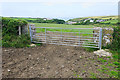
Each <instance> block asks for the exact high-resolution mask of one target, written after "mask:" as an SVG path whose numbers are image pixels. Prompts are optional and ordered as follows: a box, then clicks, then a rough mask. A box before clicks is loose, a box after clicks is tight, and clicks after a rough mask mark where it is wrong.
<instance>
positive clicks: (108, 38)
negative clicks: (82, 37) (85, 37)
mask: <svg viewBox="0 0 120 80" xmlns="http://www.w3.org/2000/svg"><path fill="white" fill-rule="evenodd" d="M99 29H100V27H95V29H94V30H93V33H99ZM113 32H114V29H113V28H102V46H106V45H107V44H110V43H112V40H113V36H112V34H113ZM93 36H94V37H98V36H99V34H98V35H97V34H93ZM96 40H97V39H95V40H94V42H95V41H96Z"/></svg>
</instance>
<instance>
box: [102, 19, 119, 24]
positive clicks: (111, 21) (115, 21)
mask: <svg viewBox="0 0 120 80" xmlns="http://www.w3.org/2000/svg"><path fill="white" fill-rule="evenodd" d="M117 22H118V20H109V21H104V22H101V23H110V24H116V23H117Z"/></svg>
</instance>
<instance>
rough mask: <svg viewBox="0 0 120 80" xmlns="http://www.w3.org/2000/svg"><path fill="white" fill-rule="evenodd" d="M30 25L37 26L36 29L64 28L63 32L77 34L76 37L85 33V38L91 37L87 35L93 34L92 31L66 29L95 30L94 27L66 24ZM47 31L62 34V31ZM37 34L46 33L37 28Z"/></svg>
mask: <svg viewBox="0 0 120 80" xmlns="http://www.w3.org/2000/svg"><path fill="white" fill-rule="evenodd" d="M30 24H35V27H55V28H56V27H57V28H62V32H76V33H75V34H76V35H79V32H80V33H85V34H83V35H84V36H91V34H87V33H93V30H92V29H81V30H80V29H64V28H93V27H94V26H93V25H66V24H50V23H30ZM46 30H47V31H51V32H56V31H58V32H61V29H46ZM36 32H37V33H39V32H45V29H41V28H37V31H36Z"/></svg>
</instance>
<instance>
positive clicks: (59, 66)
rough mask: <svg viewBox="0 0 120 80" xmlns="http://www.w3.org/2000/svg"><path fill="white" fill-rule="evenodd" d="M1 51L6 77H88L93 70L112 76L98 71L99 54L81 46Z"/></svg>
mask: <svg viewBox="0 0 120 80" xmlns="http://www.w3.org/2000/svg"><path fill="white" fill-rule="evenodd" d="M2 50H3V53H2V59H3V61H2V62H3V64H2V68H3V75H2V76H3V78H60V77H61V78H72V77H73V78H76V77H78V76H77V75H79V77H81V78H88V77H90V76H91V73H96V74H97V77H98V78H106V77H109V76H108V75H106V74H103V73H100V72H98V71H97V69H100V68H101V67H100V65H101V64H102V63H100V62H99V61H97V58H98V57H97V56H95V55H94V54H93V53H90V52H87V51H85V50H84V49H83V48H80V47H71V46H59V45H43V46H37V47H33V48H3V49H2ZM93 60H96V62H94V61H93ZM76 74H77V75H76Z"/></svg>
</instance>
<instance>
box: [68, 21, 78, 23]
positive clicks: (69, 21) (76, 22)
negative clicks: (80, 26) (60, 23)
mask: <svg viewBox="0 0 120 80" xmlns="http://www.w3.org/2000/svg"><path fill="white" fill-rule="evenodd" d="M75 23H77V22H73V21H68V22H67V24H75Z"/></svg>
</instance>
